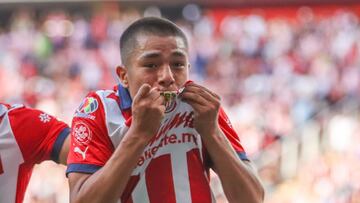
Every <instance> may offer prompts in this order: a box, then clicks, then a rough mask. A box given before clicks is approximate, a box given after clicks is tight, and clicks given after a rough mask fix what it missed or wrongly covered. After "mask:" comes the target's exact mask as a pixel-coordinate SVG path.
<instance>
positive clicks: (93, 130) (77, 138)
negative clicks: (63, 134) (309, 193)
mask: <svg viewBox="0 0 360 203" xmlns="http://www.w3.org/2000/svg"><path fill="white" fill-rule="evenodd" d="M105 119H106V118H105V111H104V106H103V104H102V102H101V99H100V97H99V96H98V95H97V94H96V93H90V94H88V95H87V97H86V98H85V99H84V101H83V102H82V103H81V105H80V107H79V108H78V109H77V110H76V112H75V115H74V117H73V121H72V126H71V141H70V151H69V155H68V168H67V171H66V174H67V175H68V174H69V173H72V172H77V173H95V172H96V171H97V170H98V169H100V168H101V167H102V166H104V165H105V163H106V161H107V160H108V159H109V158H110V156H111V155H112V153H113V151H114V146H113V144H112V142H111V140H110V137H109V135H108V131H107V127H106V123H105V122H106V120H105Z"/></svg>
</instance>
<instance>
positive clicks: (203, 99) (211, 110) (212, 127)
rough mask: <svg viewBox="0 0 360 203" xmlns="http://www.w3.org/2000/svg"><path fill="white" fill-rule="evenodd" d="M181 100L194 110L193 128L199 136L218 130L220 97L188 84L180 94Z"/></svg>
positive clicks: (195, 85) (200, 87) (196, 85)
mask: <svg viewBox="0 0 360 203" xmlns="http://www.w3.org/2000/svg"><path fill="white" fill-rule="evenodd" d="M180 95H181V99H182V100H183V101H185V102H186V103H188V104H189V105H190V106H192V107H193V109H194V127H195V129H196V131H197V132H198V133H200V135H201V136H208V135H211V134H213V133H214V132H215V131H216V130H218V129H219V126H218V114H219V108H220V97H219V96H218V95H217V94H215V93H213V92H211V91H210V90H208V89H206V88H205V87H203V86H200V85H198V84H195V83H193V82H191V83H188V84H187V85H186V86H185V89H184V90H183V92H182V93H181V94H180Z"/></svg>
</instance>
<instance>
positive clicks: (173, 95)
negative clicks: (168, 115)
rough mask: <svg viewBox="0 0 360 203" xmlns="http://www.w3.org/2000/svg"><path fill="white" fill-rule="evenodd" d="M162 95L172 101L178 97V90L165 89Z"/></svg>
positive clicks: (166, 99)
mask: <svg viewBox="0 0 360 203" xmlns="http://www.w3.org/2000/svg"><path fill="white" fill-rule="evenodd" d="M160 95H161V96H163V97H164V98H165V102H170V101H172V100H174V99H175V98H176V96H177V95H178V91H163V92H160Z"/></svg>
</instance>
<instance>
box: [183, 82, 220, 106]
mask: <svg viewBox="0 0 360 203" xmlns="http://www.w3.org/2000/svg"><path fill="white" fill-rule="evenodd" d="M180 95H181V98H182V99H184V100H186V101H190V102H195V103H198V104H201V105H206V104H207V103H209V102H211V103H219V102H220V96H218V95H217V94H215V93H213V92H212V91H210V90H208V89H207V88H205V87H203V86H200V85H198V84H195V83H189V84H187V85H186V86H185V89H184V90H183V91H182V93H181V94H180Z"/></svg>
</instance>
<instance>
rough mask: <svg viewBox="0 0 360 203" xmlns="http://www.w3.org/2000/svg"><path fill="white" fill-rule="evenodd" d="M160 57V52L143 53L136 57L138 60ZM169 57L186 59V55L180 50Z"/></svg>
mask: <svg viewBox="0 0 360 203" xmlns="http://www.w3.org/2000/svg"><path fill="white" fill-rule="evenodd" d="M160 56H161V51H158V50H153V51H145V52H144V53H142V54H141V55H140V56H139V57H138V59H151V58H158V57H160ZM171 56H175V57H186V53H185V52H184V51H182V50H174V51H172V53H171Z"/></svg>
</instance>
